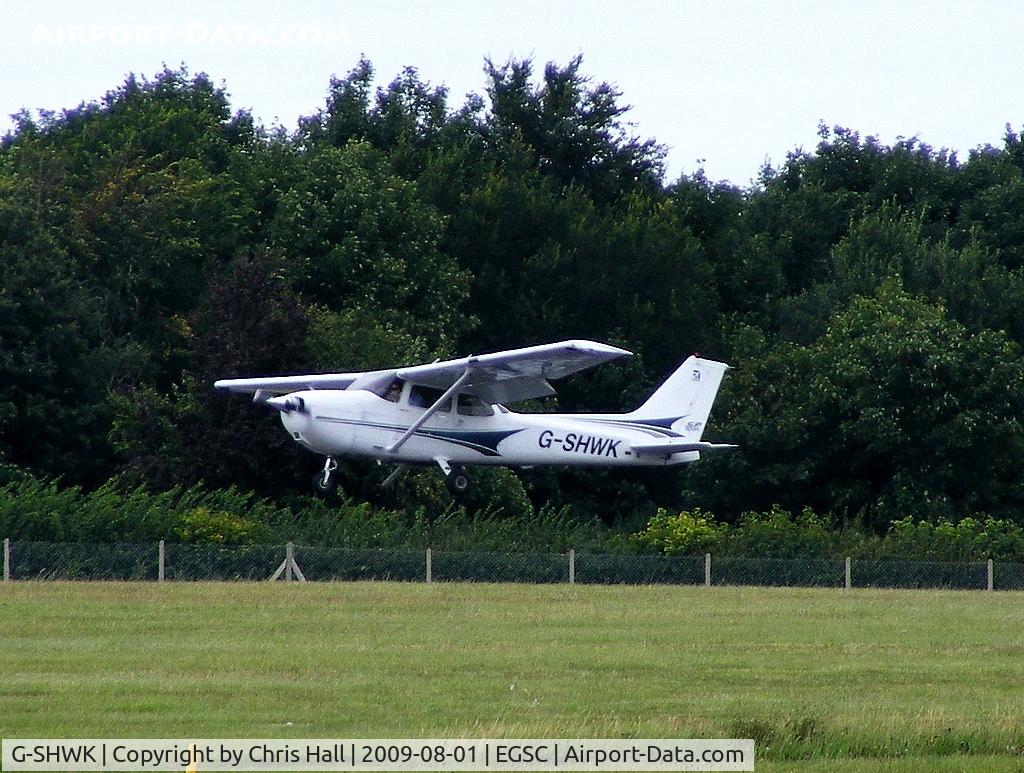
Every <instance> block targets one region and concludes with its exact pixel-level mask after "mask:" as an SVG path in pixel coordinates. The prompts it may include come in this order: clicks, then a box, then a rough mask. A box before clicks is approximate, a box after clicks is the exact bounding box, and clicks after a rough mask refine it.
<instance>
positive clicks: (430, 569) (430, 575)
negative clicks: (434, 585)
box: [427, 548, 434, 583]
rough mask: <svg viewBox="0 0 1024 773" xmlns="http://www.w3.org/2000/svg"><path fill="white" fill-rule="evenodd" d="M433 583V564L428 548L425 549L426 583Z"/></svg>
mask: <svg viewBox="0 0 1024 773" xmlns="http://www.w3.org/2000/svg"><path fill="white" fill-rule="evenodd" d="M433 581H434V562H433V556H432V555H431V553H430V548H427V582H428V583H430V582H433Z"/></svg>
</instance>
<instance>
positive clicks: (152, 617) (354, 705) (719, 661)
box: [0, 583, 1024, 771]
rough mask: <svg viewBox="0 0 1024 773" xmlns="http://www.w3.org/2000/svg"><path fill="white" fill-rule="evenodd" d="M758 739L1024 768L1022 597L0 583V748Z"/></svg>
mask: <svg viewBox="0 0 1024 773" xmlns="http://www.w3.org/2000/svg"><path fill="white" fill-rule="evenodd" d="M439 735H442V736H463V735H465V736H478V737H482V736H509V737H630V736H635V737H695V738H699V737H753V738H755V739H756V740H757V757H758V769H759V770H789V769H793V770H799V771H810V770H829V769H835V768H836V767H837V766H839V765H841V767H842V768H843V769H847V768H848V769H850V770H878V769H883V770H894V771H916V770H933V769H936V770H964V769H977V770H992V769H1003V770H1021V769H1024V757H1022V756H1021V755H1022V754H1024V594H1016V593H995V594H992V593H983V592H943V591H881V590H879V591H871V590H855V591H849V592H844V591H838V590H831V589H829V590H809V589H779V588H775V589H763V588H710V589H706V588H691V587H596V586H575V587H570V586H523V585H465V584H444V583H435V584H433V585H423V584H387V583H349V584H312V583H311V584H305V585H301V584H292V585H284V584H279V585H270V584H266V583H264V584H242V583H234V584H231V583H209V584H206V583H198V584H191V583H190V584H186V583H168V584H164V585H157V584H133V583H93V584H88V583H81V584H79V583H11V584H6V585H3V586H0V737H7V738H11V737H62V736H72V737H186V736H191V737H239V736H243V737H244V736H250V737H391V736H393V737H420V736H439Z"/></svg>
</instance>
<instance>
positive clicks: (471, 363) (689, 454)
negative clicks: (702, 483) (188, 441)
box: [214, 341, 736, 494]
mask: <svg viewBox="0 0 1024 773" xmlns="http://www.w3.org/2000/svg"><path fill="white" fill-rule="evenodd" d="M628 354H630V352H628V351H626V350H625V349H619V348H617V347H614V346H609V345H607V344H601V343H597V342H594V341H562V342H560V343H553V344H544V345H541V346H529V347H526V348H524V349H512V350H510V351H504V352H495V353H493V354H483V355H479V356H474V357H463V358H461V359H457V360H448V361H445V362H434V363H430V364H428V365H414V366H412V367H407V368H395V369H390V370H376V371H369V372H365V373H325V374H320V375H309V376H281V377H271V378H243V379H225V380H221V381H217V382H216V383H215V385H214V386H215V387H217V388H218V389H222V390H227V391H229V392H242V393H252V395H253V401H254V402H256V403H259V404H262V405H265V406H267V407H269V408H272V409H274V410H277V411H279V412H280V414H281V422H282V423H283V424H284V426H285V429H287V430H288V433H289V434H290V435H291V436H292V438H293V439H294V440H295V442H296V443H298V444H299V445H301V446H303V447H305V448H307V449H309V450H310V451H313V452H314V453H318V454H323V455H324V456H326V457H327V459H326V462H325V463H324V467H323V469H322V470H321V471H320V472H318V473H317V475H316V477H315V478H314V486H315V487H316V488H317V489H318V490H319V491H321V492H322V493H328V492H330V491H332V490H333V489H334V487H335V486H336V485H337V472H336V471H337V469H338V463H337V459H338V458H339V457H342V456H361V457H369V458H371V459H377V460H378V461H380V462H390V463H394V464H397V465H398V466H397V467H396V469H395V471H394V472H393V473H391V475H389V476H388V479H387V480H386V481H385V482H384V485H389V484H390V483H391V482H392V481H393V480H394V479H395V478H397V476H398V475H399V474H401V472H402V470H404V469H405V467H406V466H408V465H412V464H436V465H437V466H438V467H439V468H440V469H441V471H442V473H444V476H445V481H446V483H447V485H448V488H449V489H450V490H451V491H452V492H453V493H455V494H461V493H463V492H465V491H466V490H467V489H468V488H469V485H470V480H469V476H468V475H467V474H466V471H465V468H466V467H468V466H471V465H478V464H489V465H505V466H510V467H523V468H529V467H534V466H539V465H590V466H605V467H613V466H618V467H622V466H630V465H631V466H645V467H651V466H665V465H675V464H681V463H684V462H693V461H696V460H697V459H699V458H700V455H701V452H708V451H718V450H724V449H729V448H735V447H736V446H734V445H731V444H728V443H709V442H706V441H702V440H701V435H702V434H703V431H704V425H705V423H706V422H707V419H708V414H709V413H710V412H711V405H712V403H713V402H714V400H715V395H716V394H717V392H718V387H719V385H720V384H721V381H722V376H723V375H724V373H725V371H726V370H727V368H728V365H725V364H724V363H721V362H714V361H712V360H705V359H702V358H700V357H698V356H697V355H694V356H691V357H688V358H687V359H686V361H685V362H684V363H683V364H682V365H681V366H680V367H679V369H678V370H676V371H675V372H674V373H673V374H672V375H671V376H669V377H668V379H667V380H666V381H665V382H664V383H663V384H662V385H661V386H660V387H658V388H657V389H656V390H655V391H654V393H653V394H652V395H651V396H650V397H649V398H648V399H647V401H646V402H644V404H643V405H641V406H640V407H639V408H637V409H636V410H635V411H632V412H630V413H614V414H562V413H516V412H514V411H511V410H509V409H508V408H506V407H505V406H504V405H503V404H502V403H505V402H515V401H517V400H526V399H529V398H536V397H547V396H549V395H552V394H554V393H555V390H554V389H553V388H552V387H551V384H550V383H549V382H550V381H551V380H554V379H559V378H563V377H564V376H568V375H569V374H571V373H576V372H577V371H580V370H583V369H584V368H589V367H591V366H593V365H598V364H600V363H602V362H607V361H608V360H612V359H615V358H616V357H622V356H625V355H628Z"/></svg>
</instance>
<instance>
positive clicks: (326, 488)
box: [313, 456, 338, 497]
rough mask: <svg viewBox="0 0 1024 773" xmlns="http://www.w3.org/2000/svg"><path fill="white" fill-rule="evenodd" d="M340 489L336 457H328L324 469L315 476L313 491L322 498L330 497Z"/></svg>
mask: <svg viewBox="0 0 1024 773" xmlns="http://www.w3.org/2000/svg"><path fill="white" fill-rule="evenodd" d="M336 488H338V463H337V462H336V461H335V460H334V457H331V456H328V457H327V461H326V462H324V468H323V469H322V470H320V471H319V472H318V473H317V474H316V475H314V476H313V490H314V491H316V493H318V494H320V495H321V496H325V497H329V496H330V495H331V494H333V493H334V490H335V489H336Z"/></svg>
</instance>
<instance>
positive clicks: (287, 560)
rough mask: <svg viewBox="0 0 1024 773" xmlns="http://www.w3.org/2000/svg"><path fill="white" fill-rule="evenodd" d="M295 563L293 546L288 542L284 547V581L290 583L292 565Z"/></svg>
mask: <svg viewBox="0 0 1024 773" xmlns="http://www.w3.org/2000/svg"><path fill="white" fill-rule="evenodd" d="M294 561H295V545H293V544H292V543H291V542H289V543H288V544H287V545H285V546H284V579H285V580H286V581H288V582H291V581H292V579H293V577H292V564H293V563H294Z"/></svg>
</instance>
